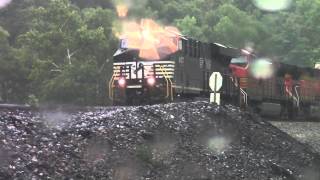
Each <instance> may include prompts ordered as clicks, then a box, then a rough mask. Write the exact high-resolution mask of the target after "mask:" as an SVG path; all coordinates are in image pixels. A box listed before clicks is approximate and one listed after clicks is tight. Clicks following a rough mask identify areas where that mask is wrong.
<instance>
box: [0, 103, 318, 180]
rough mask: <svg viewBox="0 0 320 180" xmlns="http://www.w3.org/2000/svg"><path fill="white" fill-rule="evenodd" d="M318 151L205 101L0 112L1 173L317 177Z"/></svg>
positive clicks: (224, 179) (169, 179)
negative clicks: (62, 110)
mask: <svg viewBox="0 0 320 180" xmlns="http://www.w3.org/2000/svg"><path fill="white" fill-rule="evenodd" d="M319 167H320V156H319V155H318V154H317V153H315V152H314V151H313V150H312V149H310V148H308V147H306V146H305V145H304V144H302V143H300V142H298V141H296V140H295V139H293V138H292V137H290V136H289V135H287V134H285V133H283V132H282V131H280V130H279V129H277V128H275V127H274V126H272V125H271V124H269V123H268V122H266V121H263V120H261V119H260V118H258V117H256V116H254V115H251V114H248V113H242V112H240V111H239V110H238V109H237V108H234V107H232V106H228V107H218V106H213V105H210V104H208V103H206V102H194V103H175V104H166V105H153V106H143V107H120V108H104V109H96V110H94V111H90V112H89V111H86V112H78V113H73V114H67V113H63V112H42V113H31V112H28V111H11V112H10V111H3V112H1V113H0V179H1V178H2V179H14V178H17V179H115V180H129V179H130V180H131V179H132V180H137V179H149V180H153V179H160V180H161V179H165V180H175V179H177V180H178V179H179V180H180V179H184V180H188V179H190V180H191V179H193V180H194V179H203V180H204V179H207V180H209V179H218V180H219V179H221V180H228V179H248V180H249V179H250V180H252V179H303V180H313V179H314V180H317V179H320V175H319V172H320V171H319Z"/></svg>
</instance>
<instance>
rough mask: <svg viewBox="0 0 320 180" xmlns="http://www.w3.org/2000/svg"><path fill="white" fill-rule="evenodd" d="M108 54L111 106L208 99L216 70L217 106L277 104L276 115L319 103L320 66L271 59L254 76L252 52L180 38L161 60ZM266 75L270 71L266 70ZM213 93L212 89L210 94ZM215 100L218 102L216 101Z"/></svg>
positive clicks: (125, 51) (128, 52)
mask: <svg viewBox="0 0 320 180" xmlns="http://www.w3.org/2000/svg"><path fill="white" fill-rule="evenodd" d="M122 44H123V43H120V46H119V49H118V50H117V51H116V53H115V54H114V56H113V74H112V77H111V79H110V81H109V82H108V86H109V98H110V99H111V100H112V102H113V104H114V105H140V104H152V103H163V102H173V101H179V100H184V99H196V98H202V97H203V98H208V97H210V95H212V93H213V91H214V90H212V88H211V87H210V84H209V81H210V77H211V75H212V73H214V72H216V73H219V74H220V75H221V77H222V86H221V88H219V92H218V93H219V95H220V96H219V99H220V101H221V104H234V105H237V106H240V107H241V108H245V109H246V108H251V109H253V110H254V111H256V112H259V111H260V110H259V106H260V105H261V104H262V103H265V102H270V103H278V104H280V105H281V113H280V115H281V116H287V117H289V118H292V117H294V116H295V115H296V114H297V113H300V112H301V113H303V114H305V115H308V114H310V108H311V106H319V104H320V103H319V102H320V70H319V69H314V68H302V67H297V66H294V65H289V64H285V63H281V62H276V61H271V60H268V61H265V62H264V63H267V64H268V66H270V67H272V75H271V76H270V77H257V76H254V72H253V71H252V69H253V68H252V67H253V66H255V64H256V62H258V61H257V60H258V59H259V58H257V55H256V54H254V53H253V52H250V51H248V50H245V49H239V48H234V47H230V46H226V45H222V44H219V43H208V42H201V41H198V40H196V39H193V38H189V37H181V38H179V40H178V41H177V42H176V45H177V47H178V48H177V49H178V50H177V51H176V52H174V53H171V54H169V55H167V56H165V57H162V58H161V59H157V60H152V59H143V58H141V57H140V56H139V49H132V48H127V47H122ZM270 74H271V73H270ZM214 93H216V92H214ZM219 103H220V102H219Z"/></svg>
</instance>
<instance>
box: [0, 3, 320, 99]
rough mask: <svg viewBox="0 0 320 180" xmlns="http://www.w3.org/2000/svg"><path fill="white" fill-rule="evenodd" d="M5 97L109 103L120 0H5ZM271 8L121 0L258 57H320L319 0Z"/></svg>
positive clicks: (305, 62)
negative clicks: (278, 9) (109, 83)
mask: <svg viewBox="0 0 320 180" xmlns="http://www.w3.org/2000/svg"><path fill="white" fill-rule="evenodd" d="M0 1H2V2H7V4H6V5H2V6H1V4H0V102H10V103H28V102H29V103H37V102H40V103H44V102H45V103H64V104H78V105H105V104H107V103H108V101H107V96H106V94H107V85H106V84H107V81H108V79H109V77H110V73H111V66H112V55H113V53H114V52H115V50H116V48H117V45H118V38H117V37H116V35H115V33H114V30H115V29H116V28H117V24H118V22H119V18H118V16H117V13H116V9H115V6H116V4H117V3H120V0H118V1H117V0H114V1H113V0H46V1H44V0H12V1H10V0H0ZM290 2H291V4H290V6H288V7H287V8H285V9H283V10H281V11H266V10H263V9H260V8H258V7H257V6H256V5H257V4H256V3H254V1H251V0H245V1H237V0H161V1H160V0H131V1H129V0H123V1H122V2H121V3H128V5H129V14H128V18H131V19H140V18H152V19H155V20H156V21H157V22H159V23H161V24H163V25H172V26H176V27H178V28H179V30H180V31H181V32H182V34H184V35H187V36H191V37H194V38H197V39H200V40H203V41H209V42H219V43H222V44H226V45H229V46H233V47H241V48H252V49H254V51H255V52H256V53H258V54H259V55H261V56H265V57H269V58H271V59H275V60H279V61H283V62H287V63H291V64H296V65H300V66H313V64H314V63H315V62H317V61H320V46H319V44H320V24H319V19H320V0H295V1H290Z"/></svg>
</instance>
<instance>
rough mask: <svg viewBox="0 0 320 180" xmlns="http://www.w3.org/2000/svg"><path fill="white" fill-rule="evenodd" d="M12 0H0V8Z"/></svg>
mask: <svg viewBox="0 0 320 180" xmlns="http://www.w3.org/2000/svg"><path fill="white" fill-rule="evenodd" d="M11 1H12V0H0V9H1V8H4V7H6V6H7V5H9V4H10V3H11Z"/></svg>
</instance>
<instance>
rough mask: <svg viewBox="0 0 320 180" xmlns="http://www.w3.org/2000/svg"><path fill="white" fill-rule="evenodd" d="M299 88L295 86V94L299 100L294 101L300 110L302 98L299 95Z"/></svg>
mask: <svg viewBox="0 0 320 180" xmlns="http://www.w3.org/2000/svg"><path fill="white" fill-rule="evenodd" d="M298 88H300V86H295V87H294V91H295V93H296V95H297V98H293V99H294V100H295V101H296V105H297V107H298V108H299V107H300V96H299V93H298Z"/></svg>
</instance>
